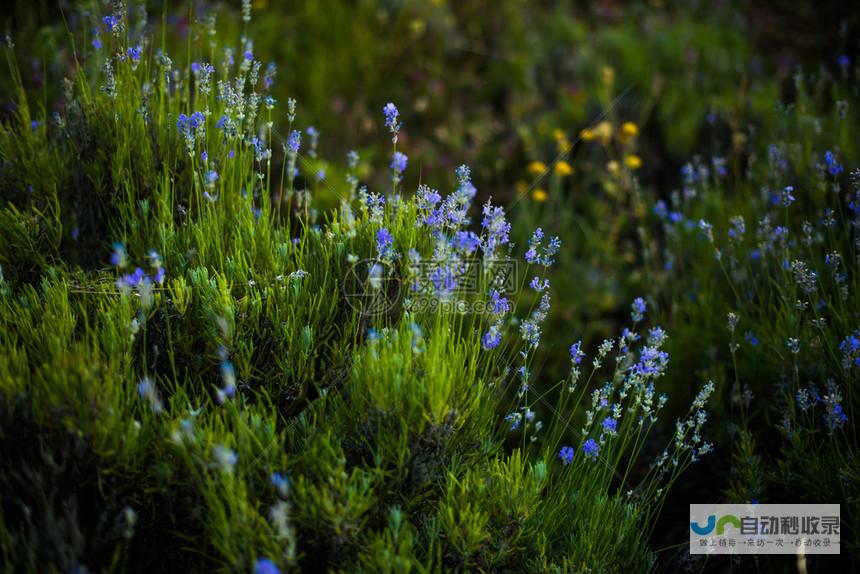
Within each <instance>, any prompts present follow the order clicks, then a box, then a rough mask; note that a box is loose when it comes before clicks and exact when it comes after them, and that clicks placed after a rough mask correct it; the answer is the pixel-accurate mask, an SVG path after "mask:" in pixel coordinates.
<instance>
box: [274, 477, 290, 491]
mask: <svg viewBox="0 0 860 574" xmlns="http://www.w3.org/2000/svg"><path fill="white" fill-rule="evenodd" d="M272 484H273V485H274V486H275V488H276V489H277V490H278V493H279V494H280V495H281V496H286V495H287V493H289V491H290V479H289V478H288V477H287V475H285V474H281V473H280V472H273V473H272Z"/></svg>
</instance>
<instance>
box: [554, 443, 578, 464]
mask: <svg viewBox="0 0 860 574" xmlns="http://www.w3.org/2000/svg"><path fill="white" fill-rule="evenodd" d="M573 455H574V450H573V447H572V446H563V447H561V450H560V451H559V453H558V458H560V459H561V461H562V462H563V463H564V464H565V465H568V464H570V463H571V462H572V461H573Z"/></svg>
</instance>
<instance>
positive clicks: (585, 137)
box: [579, 128, 597, 142]
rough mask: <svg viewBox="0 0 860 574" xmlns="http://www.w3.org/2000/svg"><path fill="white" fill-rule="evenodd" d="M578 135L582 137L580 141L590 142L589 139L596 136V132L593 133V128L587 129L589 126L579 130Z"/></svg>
mask: <svg viewBox="0 0 860 574" xmlns="http://www.w3.org/2000/svg"><path fill="white" fill-rule="evenodd" d="M579 137H581V138H582V141H586V142H590V141H591V140H593V139H594V138H596V137H597V134H596V133H594V130H592V129H589V128H585V129H584V130H582V131H581V132H579Z"/></svg>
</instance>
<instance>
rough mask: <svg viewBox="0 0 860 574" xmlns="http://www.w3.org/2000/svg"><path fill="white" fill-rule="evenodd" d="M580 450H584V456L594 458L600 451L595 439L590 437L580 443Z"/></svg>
mask: <svg viewBox="0 0 860 574" xmlns="http://www.w3.org/2000/svg"><path fill="white" fill-rule="evenodd" d="M582 452H584V453H585V454H586V456H590V457H591V458H593V459H596V458H597V455H598V454H599V453H600V445H598V444H597V441H595V440H594V439H593V438H590V439H588V440H587V441H585V443H584V444H583V445H582Z"/></svg>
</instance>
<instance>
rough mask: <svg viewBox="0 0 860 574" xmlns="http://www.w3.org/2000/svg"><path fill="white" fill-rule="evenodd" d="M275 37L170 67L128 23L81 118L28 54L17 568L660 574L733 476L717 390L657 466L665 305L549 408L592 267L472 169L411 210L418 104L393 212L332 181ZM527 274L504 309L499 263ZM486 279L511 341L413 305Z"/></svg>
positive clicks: (6, 177)
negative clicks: (557, 277)
mask: <svg viewBox="0 0 860 574" xmlns="http://www.w3.org/2000/svg"><path fill="white" fill-rule="evenodd" d="M251 16H252V14H251V5H250V2H244V3H243V10H242V19H243V23H244V26H245V33H243V34H242V36H241V39H240V41H239V42H238V44H221V43H220V40H219V35H218V32H217V28H216V22H215V20H214V17H213V18H212V19H211V21H210V22H209V24H208V25H209V26H210V30H211V31H210V33H209V34H207V35H206V37H201V38H196V39H193V40H189V43H188V46H187V49H186V50H184V51H183V52H184V55H183V53H182V52H180V53H174V54H170V53H168V52H167V51H166V50H165V46H166V43H167V41H166V38H167V36H168V35H169V34H170V30H169V28H167V27H166V25H165V24H163V23H162V24H161V27H160V28H158V27H157V26H155V27H154V26H152V25H151V24H150V20H148V19H147V16H146V15H145V14H142V13H141V12H140V11H137V10H133V11H131V12H129V11H128V10H126V9H125V6H124V5H123V4H122V3H114V11H113V12H112V13H108V14H103V15H99V14H95V13H93V14H90V15H89V21H88V26H87V27H86V28H85V29H84V31H83V33H82V34H80V35H78V34H73V35H72V37H71V40H72V41H73V46H74V49H73V51H72V52H71V55H72V57H71V58H70V59H69V60H68V61H65V62H62V64H63V65H65V66H66V67H65V68H64V75H65V79H64V80H63V87H62V97H61V98H60V99H59V100H58V101H57V102H56V103H55V102H44V101H43V102H41V104H38V103H35V100H34V99H33V98H31V97H30V96H31V94H28V93H27V92H26V90H25V89H24V83H23V81H22V78H21V75H20V72H19V67H18V58H19V55H18V54H17V53H16V51H15V46H14V39H13V38H9V39H7V46H6V47H5V48H4V51H5V53H6V57H7V61H8V64H9V68H10V74H11V77H12V78H13V86H14V88H15V108H14V113H12V114H11V115H10V117H8V119H6V120H4V123H3V127H2V133H0V150H2V151H0V159H2V170H0V188H2V190H3V205H2V212H0V244H2V246H3V247H2V251H0V265H2V279H0V325H1V327H2V328H0V348H2V353H0V397H2V401H0V407H2V408H0V452H2V458H3V461H4V464H3V468H2V470H0V485H2V492H3V498H2V514H0V545H2V549H3V551H2V553H0V560H2V562H3V567H4V569H7V570H16V571H44V570H46V569H47V570H51V569H57V570H64V571H126V570H128V571H152V570H163V569H171V570H172V569H177V570H178V569H183V570H203V569H207V570H208V569H218V570H225V571H247V572H258V573H271V572H279V571H283V572H286V571H293V570H298V569H306V570H311V571H314V570H320V569H333V570H342V571H401V572H403V571H419V572H421V571H440V570H448V569H482V570H497V569H504V570H520V571H573V570H583V569H589V570H599V571H615V570H620V569H621V568H634V569H636V570H647V569H650V568H652V567H653V565H654V563H655V556H654V554H653V553H652V551H651V550H650V549H649V547H648V544H647V540H648V534H649V531H650V528H651V527H652V526H653V523H654V517H655V516H656V514H657V513H658V512H659V509H660V507H661V505H662V504H663V502H664V501H665V498H666V495H667V492H668V488H669V487H671V486H672V484H673V483H674V482H675V481H676V480H677V479H678V477H679V476H680V475H681V473H682V472H684V470H685V469H686V468H687V467H688V466H689V465H690V464H691V463H692V462H694V461H695V460H697V459H698V457H700V456H702V455H704V454H706V453H707V452H708V451H709V450H711V448H712V447H711V445H710V444H709V443H707V442H705V441H704V439H703V436H702V431H703V425H704V423H705V421H706V419H707V414H706V413H707V411H706V402H707V400H708V397H709V395H710V393H711V392H712V390H713V385H711V384H706V385H704V386H703V388H702V390H701V393H700V394H699V395H698V396H697V397H696V399H695V400H694V401H693V403H692V406H691V407H690V409H689V412H688V413H687V414H686V416H683V417H681V418H679V419H678V420H677V422H676V423H675V428H676V432H675V434H674V436H673V437H672V438H671V439H669V440H667V441H666V445H665V449H663V450H661V451H660V452H661V454H659V456H657V457H655V458H654V459H653V460H648V459H646V457H644V456H642V450H643V446H644V445H645V443H646V439H647V438H648V436H649V433H650V431H651V429H652V428H653V427H654V426H655V425H657V424H658V421H659V420H661V419H659V418H658V415H659V414H660V411H661V409H662V408H663V407H664V405H665V403H666V400H667V399H666V395H665V394H663V393H662V392H661V391H659V390H658V388H659V387H660V385H661V384H662V379H663V376H664V374H665V372H666V370H667V368H668V361H669V360H668V355H667V353H666V351H665V350H663V347H664V344H665V342H666V340H667V334H666V332H665V331H664V330H663V329H662V328H660V327H659V326H656V325H655V326H651V327H648V326H647V323H646V321H647V313H646V305H645V303H644V301H643V300H641V299H637V300H636V301H635V302H634V303H633V307H632V314H631V318H630V321H629V324H628V327H627V328H625V329H624V331H623V332H622V333H620V334H619V335H617V336H615V337H612V338H607V339H606V340H605V341H603V343H602V344H601V345H600V347H599V348H597V349H594V350H591V351H589V350H588V349H586V348H585V347H584V346H583V345H582V344H581V343H575V344H574V345H573V346H572V347H571V348H570V352H569V363H570V372H569V375H568V376H567V377H566V378H564V379H563V380H560V381H558V382H557V383H556V384H555V385H552V386H539V385H537V384H536V383H537V381H536V377H535V375H534V374H533V369H534V358H535V354H536V352H537V350H538V348H539V347H540V345H541V335H542V325H543V323H544V321H545V320H546V318H547V316H548V314H549V313H551V311H552V308H551V298H550V284H549V281H548V279H547V278H546V273H547V270H548V269H549V268H550V267H551V266H552V265H553V264H554V260H555V257H556V255H557V254H558V253H560V252H561V250H563V249H564V246H563V245H561V242H560V240H559V239H558V238H557V237H555V236H550V235H549V234H546V233H544V231H543V230H542V229H540V228H538V229H536V230H535V231H534V232H533V235H532V238H531V240H530V241H528V245H527V246H523V247H520V246H517V245H514V244H513V243H512V242H511V241H510V235H509V234H510V224H509V223H508V222H507V220H506V213H505V210H504V209H503V207H501V206H498V205H494V204H493V203H492V201H491V200H488V201H487V202H486V203H485V204H484V206H483V208H480V207H479V206H478V205H475V204H474V200H475V197H476V195H477V188H476V186H475V185H474V183H473V182H472V179H471V174H470V170H469V168H468V167H467V166H465V165H463V166H461V167H459V168H457V170H456V174H455V175H456V181H457V184H456V187H455V188H454V189H453V191H451V192H450V193H449V194H445V195H444V197H443V194H442V193H440V192H438V191H436V190H433V189H432V188H430V187H428V186H427V185H421V186H420V187H418V188H417V189H408V188H406V187H405V186H404V185H403V182H404V178H403V176H404V174H405V173H407V172H408V170H409V168H410V165H411V163H410V159H409V158H408V157H407V155H406V154H407V153H408V151H409V150H408V149H405V148H404V147H403V146H402V145H400V143H401V142H400V141H399V139H398V134H399V132H400V131H401V130H402V129H403V127H404V124H403V121H402V119H401V116H400V112H399V110H398V108H397V106H396V105H395V104H394V103H388V104H387V105H385V106H384V108H382V109H380V110H379V116H378V121H379V122H380V123H381V124H383V125H384V126H385V128H386V130H387V131H388V132H389V135H390V136H391V138H390V139H391V147H390V150H391V155H390V163H388V162H386V163H387V165H385V164H383V166H381V169H386V168H387V169H388V171H389V173H390V179H389V181H390V185H388V186H385V187H383V188H380V189H376V190H373V189H369V188H368V187H366V186H365V185H364V184H363V183H362V178H361V177H360V176H359V167H360V166H362V165H364V164H363V163H362V162H363V160H362V159H361V158H360V155H359V154H358V153H357V152H350V153H349V154H348V155H347V156H346V157H345V158H344V159H343V161H339V160H331V161H325V160H323V159H322V158H321V157H320V155H319V153H318V147H317V146H318V142H320V141H324V138H325V134H321V133H320V132H319V131H318V130H316V129H315V128H313V127H312V126H305V125H303V124H302V112H301V103H300V102H297V101H295V100H293V99H288V100H287V101H286V102H278V101H276V100H275V98H274V97H273V96H272V95H271V89H272V87H273V86H274V85H275V83H276V82H277V75H276V74H277V68H276V67H275V66H274V65H273V64H269V63H268V62H263V61H261V60H259V59H258V58H257V55H256V53H255V51H254V44H253V40H252V39H251V38H250V37H249V36H248V35H247V26H248V24H249V23H250V21H251ZM158 30H160V32H158V33H156V31H158ZM159 34H160V36H159ZM159 44H160V46H159ZM49 109H53V110H55V111H53V112H51V113H48V111H47V110H49ZM281 130H282V131H281ZM365 167H368V166H365ZM323 187H325V188H326V189H328V190H329V192H334V193H336V194H337V195H339V196H340V204H339V206H338V207H337V208H336V209H332V210H318V208H317V206H316V204H315V196H316V194H317V192H318V190H320V189H321V188H323ZM478 211H481V213H482V214H483V218H482V219H481V220H480V222H478V221H473V219H472V217H473V212H478ZM518 257H522V258H524V259H523V260H521V262H523V261H524V275H522V277H523V279H522V282H521V284H519V285H516V286H515V288H514V289H512V290H508V291H503V287H502V285H501V284H498V283H497V279H496V278H495V275H494V273H493V270H494V269H495V267H494V262H496V261H497V260H500V259H505V258H506V259H508V260H510V259H515V258H518ZM473 268H474V269H475V270H476V272H477V276H478V277H479V278H480V279H481V280H480V282H479V283H480V285H482V288H481V289H480V290H478V291H475V292H470V293H469V294H468V295H467V297H466V298H467V299H469V300H473V301H480V302H482V303H483V305H482V307H481V308H482V309H484V312H481V313H477V312H468V311H464V310H463V309H461V308H460V307H457V306H455V307H454V308H453V309H451V308H446V307H443V306H440V307H438V308H435V309H431V310H428V309H426V308H417V309H414V308H413V307H412V306H411V305H410V300H411V298H413V297H415V296H417V294H424V295H427V294H429V295H430V296H432V297H433V298H435V299H437V300H440V301H444V300H446V299H448V298H451V297H455V296H457V297H460V295H459V293H460V291H461V289H460V287H461V285H460V278H461V277H462V275H463V273H464V272H465V271H467V270H469V269H473ZM416 270H417V271H416ZM530 276H533V278H530ZM526 281H529V283H528V286H526V285H525V282H526ZM401 288H402V289H403V295H402V296H399V293H400V291H399V290H400V289H401ZM393 289H394V290H395V291H392V290H393ZM380 301H383V302H384V303H385V304H383V305H379V302H380ZM523 310H525V311H524V312H523ZM570 337H571V339H575V338H576V336H575V333H571V334H570ZM586 365H590V367H588V368H587V367H586ZM695 382H696V381H690V384H694V383H695ZM642 465H644V466H642ZM638 468H646V469H648V470H647V472H646V473H644V474H642V473H638V472H634V469H638Z"/></svg>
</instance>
